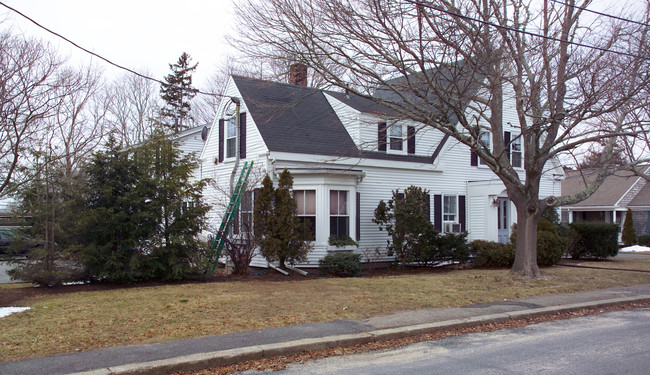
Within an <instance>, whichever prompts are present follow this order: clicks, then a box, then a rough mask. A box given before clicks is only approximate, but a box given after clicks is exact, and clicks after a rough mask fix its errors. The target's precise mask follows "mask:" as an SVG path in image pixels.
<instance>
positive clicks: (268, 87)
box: [233, 76, 431, 163]
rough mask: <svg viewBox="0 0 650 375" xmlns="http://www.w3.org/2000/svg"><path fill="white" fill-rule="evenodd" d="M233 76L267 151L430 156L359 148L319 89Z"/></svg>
mask: <svg viewBox="0 0 650 375" xmlns="http://www.w3.org/2000/svg"><path fill="white" fill-rule="evenodd" d="M233 80H234V82H235V84H236V85H237V88H238V89H239V92H240V93H241V95H242V98H243V100H244V102H245V103H246V106H247V108H248V111H249V112H250V115H251V116H252V118H253V120H254V121H255V124H256V125H257V128H258V129H259V132H260V134H261V136H262V139H263V140H264V143H265V144H266V146H267V147H268V149H269V150H270V151H276V152H291V153H301V154H313V155H326V156H335V157H360V158H368V159H382V160H395V161H408V162H418V163H430V162H431V157H424V156H414V155H394V154H386V153H384V152H364V151H361V150H359V149H358V148H357V146H356V144H355V143H354V141H353V140H352V138H351V137H350V135H349V134H348V132H347V130H346V129H345V126H343V124H342V123H341V121H340V119H339V118H338V116H337V115H336V113H335V112H334V110H333V109H332V107H331V106H330V104H329V102H328V101H327V99H326V98H325V95H324V94H323V91H322V90H319V89H314V88H310V87H304V86H297V85H291V84H286V83H278V82H271V81H264V80H259V79H253V78H246V77H241V76H233ZM343 95H345V94H343ZM359 99H363V98H359ZM360 102H361V101H358V102H357V101H355V103H360Z"/></svg>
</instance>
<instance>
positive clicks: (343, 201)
mask: <svg viewBox="0 0 650 375" xmlns="http://www.w3.org/2000/svg"><path fill="white" fill-rule="evenodd" d="M330 236H334V237H336V238H341V237H349V236H350V216H349V213H348V192H347V191H346V190H330Z"/></svg>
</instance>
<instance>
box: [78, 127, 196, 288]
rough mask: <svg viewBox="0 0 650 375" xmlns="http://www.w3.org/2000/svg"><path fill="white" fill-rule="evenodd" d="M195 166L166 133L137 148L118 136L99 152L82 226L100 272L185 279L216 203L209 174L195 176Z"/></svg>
mask: <svg viewBox="0 0 650 375" xmlns="http://www.w3.org/2000/svg"><path fill="white" fill-rule="evenodd" d="M195 166H196V160H195V158H194V157H192V156H190V155H183V153H182V152H180V150H178V148H177V147H176V145H174V144H173V142H172V141H171V140H169V139H168V138H167V137H165V136H164V135H163V134H162V133H160V132H158V133H154V134H153V135H152V137H151V139H150V140H148V141H147V142H145V143H144V144H142V145H141V146H139V147H137V148H132V149H129V150H121V149H119V147H117V143H116V141H115V140H112V141H110V142H109V144H108V147H107V150H106V151H104V152H99V153H96V154H95V155H94V157H93V160H92V162H91V163H90V165H89V167H88V171H87V173H88V176H89V193H88V201H87V207H88V210H87V212H86V213H85V215H84V218H83V229H82V233H83V235H84V240H85V242H86V243H87V245H86V246H85V247H84V248H83V255H84V260H85V265H86V268H87V270H88V272H89V274H90V275H91V276H92V277H94V278H97V279H106V280H110V281H135V280H142V279H161V280H178V279H182V278H184V277H186V276H188V275H189V274H190V273H192V272H193V270H194V269H193V266H194V265H196V261H195V260H196V258H197V257H198V256H199V254H200V251H201V245H200V244H199V242H198V240H197V239H196V236H197V234H198V233H199V231H200V230H201V229H202V228H203V226H204V224H205V214H206V213H207V210H208V206H207V205H205V204H204V203H202V201H201V198H202V197H201V191H202V189H203V186H204V181H198V182H195V181H192V170H193V168H194V167H195Z"/></svg>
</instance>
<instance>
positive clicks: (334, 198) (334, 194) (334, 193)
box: [330, 190, 339, 215]
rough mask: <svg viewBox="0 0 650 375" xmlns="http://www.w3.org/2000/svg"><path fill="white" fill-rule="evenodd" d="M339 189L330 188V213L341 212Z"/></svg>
mask: <svg viewBox="0 0 650 375" xmlns="http://www.w3.org/2000/svg"><path fill="white" fill-rule="evenodd" d="M338 208H339V191H338V190H330V215H337V214H338V213H339V212H338V211H339V209H338Z"/></svg>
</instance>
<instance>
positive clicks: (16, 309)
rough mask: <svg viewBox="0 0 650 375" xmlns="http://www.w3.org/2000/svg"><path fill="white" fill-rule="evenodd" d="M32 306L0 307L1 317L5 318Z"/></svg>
mask: <svg viewBox="0 0 650 375" xmlns="http://www.w3.org/2000/svg"><path fill="white" fill-rule="evenodd" d="M30 308H31V307H0V318H4V317H5V316H8V315H10V314H13V313H17V312H21V311H25V310H29V309H30Z"/></svg>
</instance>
